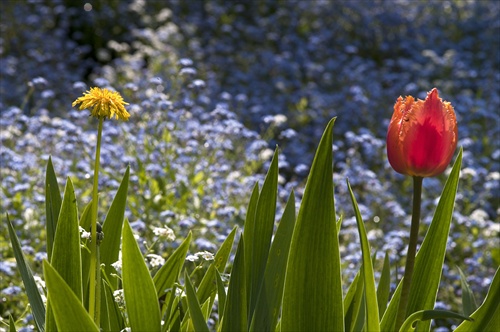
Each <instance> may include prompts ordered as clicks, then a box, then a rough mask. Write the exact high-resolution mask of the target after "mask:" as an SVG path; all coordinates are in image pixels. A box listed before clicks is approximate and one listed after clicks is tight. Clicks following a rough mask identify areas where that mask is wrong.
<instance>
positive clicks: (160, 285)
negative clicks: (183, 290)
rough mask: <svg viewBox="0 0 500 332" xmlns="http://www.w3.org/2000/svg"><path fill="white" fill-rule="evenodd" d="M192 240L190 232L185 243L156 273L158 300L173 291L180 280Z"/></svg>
mask: <svg viewBox="0 0 500 332" xmlns="http://www.w3.org/2000/svg"><path fill="white" fill-rule="evenodd" d="M191 238H192V234H191V232H189V234H188V236H187V237H186V238H185V239H184V241H182V243H181V244H180V245H179V247H177V249H175V251H174V252H173V253H172V255H170V257H169V258H168V259H167V261H166V262H165V264H163V266H162V267H161V268H160V269H159V270H158V272H156V274H155V276H154V278H153V282H154V285H155V289H156V294H157V296H158V298H160V297H161V296H163V295H165V293H166V292H167V291H169V290H170V289H172V287H173V285H174V283H175V282H176V281H178V280H179V276H180V275H181V270H182V267H183V266H184V261H185V260H186V254H187V252H188V249H189V245H190V244H191Z"/></svg>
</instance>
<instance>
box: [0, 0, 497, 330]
mask: <svg viewBox="0 0 500 332" xmlns="http://www.w3.org/2000/svg"><path fill="white" fill-rule="evenodd" d="M0 10H1V20H0V57H1V58H0V89H1V90H0V91H1V99H0V126H1V127H0V128H1V132H0V142H1V151H0V171H1V191H0V199H1V211H2V218H4V216H5V213H6V212H8V213H9V214H10V216H11V220H12V221H13V223H14V225H15V227H16V229H17V230H18V235H19V237H20V239H21V241H22V244H23V245H24V247H23V249H24V251H25V254H26V255H27V256H28V257H29V259H30V262H31V265H32V267H33V269H34V271H35V272H36V273H37V274H40V273H41V262H42V260H43V258H44V257H46V253H45V247H44V242H45V231H44V223H45V208H44V176H45V175H44V172H45V165H46V162H47V160H48V157H49V155H51V156H52V160H53V163H54V168H55V170H56V172H57V175H58V176H59V183H60V185H61V190H62V188H63V184H64V182H65V178H66V177H67V176H69V177H71V179H72V180H73V182H74V185H75V190H76V191H77V197H78V199H79V201H78V206H79V212H80V213H81V211H83V207H84V206H85V204H87V203H88V201H89V200H90V196H91V190H92V186H91V178H92V169H91V168H90V167H91V166H89V165H91V162H90V161H91V160H92V158H93V154H94V151H93V147H94V145H95V140H96V134H97V133H96V130H95V128H96V125H95V123H94V120H93V119H92V118H91V117H89V116H88V113H87V112H79V111H76V110H75V109H72V108H71V102H72V101H74V100H75V99H76V98H77V97H79V96H81V94H82V93H83V92H84V91H85V90H88V89H89V88H90V87H93V86H98V87H101V88H108V89H114V90H117V91H119V92H120V93H121V94H122V96H123V97H124V99H125V100H126V101H127V102H129V103H130V105H128V106H127V110H128V111H129V113H130V114H131V117H130V119H129V121H128V122H111V121H109V122H108V121H106V122H105V123H104V132H103V145H102V150H101V154H102V155H101V167H102V168H101V177H100V185H99V187H100V188H102V189H101V191H102V193H101V195H102V196H101V197H100V201H101V202H102V204H101V207H102V209H103V211H101V212H100V215H101V216H103V215H104V214H105V212H106V209H105V207H109V204H110V199H111V197H112V196H113V195H114V192H115V191H116V189H117V187H118V184H119V181H120V179H121V176H122V174H123V173H124V170H125V168H126V166H127V165H129V164H130V165H131V184H130V188H129V189H130V190H129V200H128V210H127V217H128V218H129V220H130V222H131V224H132V226H133V228H134V230H135V231H136V232H137V235H138V237H140V243H141V245H142V246H143V249H144V253H145V254H146V253H147V254H150V255H153V256H148V257H150V258H151V257H154V259H155V262H161V261H162V259H165V258H167V257H168V253H169V252H171V249H172V248H174V247H176V246H177V245H178V244H179V243H180V242H181V241H182V239H183V238H184V236H185V235H186V234H187V233H188V231H189V230H193V232H194V234H193V235H194V238H195V241H194V244H195V245H194V246H193V248H191V250H190V255H191V256H190V257H198V256H199V255H198V256H197V255H196V253H200V252H207V253H214V252H215V251H216V249H217V248H218V247H219V245H220V243H221V241H222V240H223V239H224V238H225V236H226V235H227V234H228V233H229V231H230V230H231V229H232V227H233V226H234V225H240V226H242V225H243V220H244V218H245V213H246V212H245V210H246V205H247V203H248V201H249V198H250V194H251V188H252V186H253V185H254V184H255V183H256V182H259V181H262V179H263V176H264V174H265V171H266V170H267V166H268V164H269V161H270V159H271V157H272V150H274V148H275V147H276V145H278V146H279V148H280V152H281V154H280V175H281V177H280V188H279V195H280V198H281V202H280V207H279V208H278V210H277V216H281V213H282V207H283V203H284V201H285V199H286V198H287V197H288V195H289V194H290V191H291V189H292V188H294V189H295V190H296V193H297V199H298V200H300V197H301V193H302V190H303V185H304V181H305V178H306V176H307V174H308V170H309V165H310V163H311V161H312V156H313V154H314V148H315V146H316V144H317V142H318V141H319V138H320V135H321V133H322V132H323V129H324V126H325V125H326V123H327V121H328V120H329V119H330V118H331V117H333V116H337V117H338V119H337V121H336V124H335V128H334V135H335V136H334V147H333V148H334V160H335V164H334V171H335V175H334V176H335V182H336V184H337V186H336V188H335V191H336V197H335V198H336V206H337V211H338V212H339V213H342V215H343V218H344V222H343V226H342V230H341V233H340V237H341V240H340V243H341V250H342V256H343V258H344V262H345V263H346V266H345V270H344V277H345V278H346V279H350V278H352V277H353V275H354V273H355V272H356V271H357V268H358V267H359V261H360V258H361V252H360V250H359V240H358V238H357V231H356V224H355V219H354V217H353V212H352V211H351V205H350V200H349V195H348V194H347V188H346V187H345V178H346V177H348V178H349V180H350V182H351V185H352V187H353V190H354V192H355V194H356V196H357V199H358V203H359V204H360V209H361V212H362V214H363V217H364V220H365V221H366V226H367V229H368V231H369V239H370V241H371V245H372V247H373V248H374V249H376V250H377V253H378V254H377V256H378V257H379V258H381V257H383V255H384V253H385V251H388V252H389V254H390V257H391V261H392V263H393V264H396V263H397V264H398V266H399V267H402V266H403V265H402V264H401V263H400V262H399V258H400V257H401V256H402V255H403V254H404V251H405V250H406V243H407V238H408V235H409V223H410V212H411V208H410V201H411V179H410V178H409V177H404V176H402V175H399V174H397V173H396V172H394V171H393V170H392V168H391V167H390V165H389V163H388V161H387V156H386V152H385V136H386V133H387V126H388V124H389V121H390V118H391V115H392V111H393V105H394V101H395V100H396V99H397V97H398V96H400V95H402V96H406V95H413V96H415V97H418V98H421V99H423V98H425V94H426V92H427V91H429V90H431V89H432V88H433V87H437V88H438V89H439V92H440V96H441V97H442V98H443V99H444V100H447V101H449V102H451V103H452V104H453V106H454V108H455V112H456V114H457V122H458V125H459V130H458V133H459V141H458V146H459V147H460V146H461V147H463V148H464V160H463V169H462V173H461V182H460V186H459V192H458V196H457V201H456V208H455V213H454V219H453V221H452V228H451V233H450V239H449V245H448V252H447V256H446V262H445V264H446V265H445V270H444V271H443V278H442V285H441V288H440V289H441V293H440V294H439V295H438V296H439V298H438V300H440V301H441V302H439V305H440V306H442V307H443V308H447V309H453V308H457V307H458V306H457V303H459V301H460V296H459V295H460V291H459V284H460V277H459V273H458V270H457V269H456V266H459V267H460V268H461V269H462V270H464V272H465V274H466V275H467V276H469V280H468V281H469V283H470V285H471V287H472V289H473V290H474V291H475V294H476V296H477V298H476V300H477V301H478V302H479V303H480V302H481V301H482V300H483V298H484V295H485V293H486V290H487V287H488V286H489V283H490V282H491V278H492V277H493V274H494V271H495V269H496V267H497V266H498V265H499V263H500V249H499V242H498V241H499V240H498V239H499V231H500V227H499V223H498V220H499V214H500V204H499V203H500V112H499V110H500V2H497V1H486V0H481V1H457V0H452V1H410V0H395V1H382V0H376V1H370V4H367V3H366V2H362V1H321V0H317V1H313V0H311V1H280V2H277V1H218V0H214V1H201V0H200V1H194V0H193V1H181V0H177V1H175V0H169V1H145V0H109V1H105V0H94V1H91V0H88V1H80V0H40V1H37V0H31V1H30V0H19V1H15V0H8V1H2V2H1V4H0ZM445 179H446V172H445V174H444V175H441V176H439V177H436V178H427V179H425V180H424V192H423V194H424V197H423V206H422V216H423V220H422V223H423V226H422V228H421V231H422V233H421V236H423V235H424V231H425V229H426V226H427V225H428V224H429V223H430V221H431V219H432V211H433V210H434V208H435V205H436V203H437V199H438V198H439V195H440V192H441V189H442V186H443V184H444V181H445ZM2 224H3V223H2ZM165 227H167V228H168V229H170V230H171V231H172V232H173V234H175V236H173V235H172V236H171V237H170V240H167V239H165V236H159V235H158V234H157V233H158V232H155V230H156V229H158V228H163V229H166V228H165ZM207 255H208V254H207ZM0 256H1V257H2V258H1V261H0V276H1V278H0V314H1V317H2V319H5V318H7V317H8V315H9V314H13V315H14V316H15V317H19V316H20V315H22V313H23V311H24V310H25V303H26V298H25V295H24V293H23V292H22V288H21V287H22V285H21V281H20V277H19V275H18V272H17V270H16V264H15V260H14V258H13V253H12V249H11V247H10V243H9V239H8V235H7V229H6V227H3V226H2V227H1V228H0ZM203 257H204V256H203ZM379 263H381V262H379ZM393 266H395V265H393ZM379 270H380V269H379ZM400 277H401V268H400V269H399V270H398V275H397V276H396V274H395V273H394V275H393V281H394V283H395V282H396V280H397V278H400ZM40 287H43V286H40ZM440 308H441V307H440ZM25 320H26V325H27V326H29V325H30V324H32V320H31V316H30V315H26V316H25Z"/></svg>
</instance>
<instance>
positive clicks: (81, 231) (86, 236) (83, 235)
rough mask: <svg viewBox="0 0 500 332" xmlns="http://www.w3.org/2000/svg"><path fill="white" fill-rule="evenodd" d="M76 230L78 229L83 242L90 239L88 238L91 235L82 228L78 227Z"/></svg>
mask: <svg viewBox="0 0 500 332" xmlns="http://www.w3.org/2000/svg"><path fill="white" fill-rule="evenodd" d="M78 228H79V229H80V237H81V238H82V239H83V240H86V239H90V237H91V236H92V234H90V232H87V231H86V230H85V229H84V228H83V227H81V226H78Z"/></svg>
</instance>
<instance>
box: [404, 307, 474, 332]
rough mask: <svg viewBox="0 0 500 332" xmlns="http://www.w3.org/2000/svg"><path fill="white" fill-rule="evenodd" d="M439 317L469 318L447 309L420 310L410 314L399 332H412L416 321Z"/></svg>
mask: <svg viewBox="0 0 500 332" xmlns="http://www.w3.org/2000/svg"><path fill="white" fill-rule="evenodd" d="M439 318H455V319H466V320H470V318H469V317H467V316H463V315H461V314H457V313H455V312H452V311H447V310H421V311H417V312H415V313H413V314H411V315H410V316H409V317H408V318H407V319H406V320H405V322H404V323H403V326H401V329H400V330H399V331H400V332H413V331H415V329H416V325H417V324H416V323H418V322H419V321H430V320H431V319H439Z"/></svg>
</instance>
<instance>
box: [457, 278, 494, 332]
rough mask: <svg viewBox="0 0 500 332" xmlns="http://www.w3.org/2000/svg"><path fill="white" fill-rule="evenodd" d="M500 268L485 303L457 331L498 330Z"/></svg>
mask: <svg viewBox="0 0 500 332" xmlns="http://www.w3.org/2000/svg"><path fill="white" fill-rule="evenodd" d="M499 299H500V269H497V272H496V273H495V276H494V277H493V281H492V282H491V285H490V289H489V290H488V294H486V298H485V299H484V302H483V304H481V306H480V307H479V308H478V309H477V310H476V311H475V312H474V313H473V314H472V315H471V316H470V317H471V318H472V319H473V321H465V322H463V323H462V324H460V325H459V326H458V327H457V329H456V330H455V332H498V329H499V327H500V301H499Z"/></svg>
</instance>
